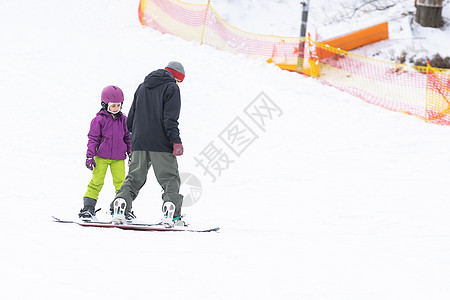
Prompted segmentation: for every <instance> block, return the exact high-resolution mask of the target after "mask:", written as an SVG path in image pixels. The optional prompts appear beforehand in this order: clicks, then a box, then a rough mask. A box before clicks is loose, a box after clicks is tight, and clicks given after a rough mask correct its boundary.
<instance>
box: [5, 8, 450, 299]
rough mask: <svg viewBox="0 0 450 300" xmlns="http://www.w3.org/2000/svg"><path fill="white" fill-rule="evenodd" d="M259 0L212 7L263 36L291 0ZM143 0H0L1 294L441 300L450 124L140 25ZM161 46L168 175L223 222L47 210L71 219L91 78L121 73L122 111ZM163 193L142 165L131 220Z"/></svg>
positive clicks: (93, 106)
mask: <svg viewBox="0 0 450 300" xmlns="http://www.w3.org/2000/svg"><path fill="white" fill-rule="evenodd" d="M214 2H215V1H213V4H215V3H214ZM261 2H263V1H248V3H249V4H248V5H253V7H256V8H258V9H259V12H260V14H255V13H251V12H248V13H246V12H245V11H243V10H242V9H241V8H240V7H241V6H243V5H244V4H243V3H246V2H244V1H231V0H230V1H227V3H226V4H227V5H228V6H227V5H225V4H223V5H222V6H219V5H218V7H217V10H218V12H219V13H221V14H222V11H220V9H221V7H223V10H224V11H223V14H222V15H223V16H224V17H229V18H233V19H230V20H229V21H230V22H231V23H232V24H233V21H234V20H235V19H234V18H239V19H242V18H244V17H245V18H247V23H250V21H249V20H254V22H255V23H256V22H259V23H260V24H263V25H264V24H265V27H264V28H262V30H261V31H260V32H261V33H264V31H268V28H269V27H270V26H269V25H270V24H271V23H270V22H265V21H264V20H261V18H262V17H261V16H267V15H269V11H271V12H280V13H281V12H284V13H286V12H289V13H291V12H290V8H291V7H292V4H291V1H289V2H288V1H265V3H266V4H267V6H263V5H262V4H258V5H257V3H261ZM292 2H296V1H292ZM411 2H412V1H411ZM314 3H315V4H316V5H319V3H322V4H323V5H324V3H325V0H324V1H318V0H317V1H314ZM311 4H312V6H313V3H311ZM137 5H138V1H130V0H127V1H125V0H97V1H92V0H78V1H75V2H71V3H70V4H68V3H67V2H66V1H59V0H42V1H32V0H28V1H2V2H0V26H1V30H0V41H1V43H2V47H0V70H1V72H0V91H1V94H2V97H1V107H2V110H3V115H2V116H3V117H2V118H1V122H2V127H3V136H2V142H1V147H0V151H1V157H2V158H3V162H2V164H1V165H2V167H1V172H0V176H1V187H2V191H3V193H2V197H1V199H2V200H1V203H2V217H1V218H0V228H1V230H0V232H1V234H0V238H1V241H2V242H1V244H0V266H1V272H0V282H1V291H2V298H4V299H161V298H174V299H176V298H180V299H308V300H309V299H311V300H315V299H346V300H347V299H355V300H360V299H365V300H375V299H377V300H378V299H380V300H381V299H382V300H389V299H392V300H394V299H396V300H397V299H408V300H411V299H417V300H423V299H433V300H436V299H448V298H449V297H450V285H449V284H448V282H449V280H450V218H449V217H448V216H449V215H450V202H449V199H448V185H449V178H448V174H447V173H448V172H447V170H449V169H450V160H449V159H448V151H449V149H450V139H449V138H448V134H449V128H448V127H442V126H437V125H431V124H427V123H425V122H423V121H421V120H419V119H416V118H414V117H411V116H407V115H403V114H401V113H394V112H391V111H387V110H384V109H381V108H379V107H376V106H372V105H369V104H366V103H365V102H363V101H361V100H360V99H358V98H354V97H351V96H349V95H348V94H345V93H343V92H340V91H338V90H336V89H333V88H330V87H326V86H323V85H320V84H319V83H318V82H317V81H315V80H313V79H310V78H305V77H303V76H300V75H297V74H293V73H289V72H286V71H282V70H279V69H278V68H276V67H275V66H273V65H269V64H266V63H263V62H259V61H253V60H250V59H247V58H246V57H243V56H238V55H233V54H229V53H225V52H219V51H216V50H214V49H212V48H209V47H205V46H199V45H198V44H196V43H190V42H185V41H183V40H181V39H179V38H177V37H173V36H169V35H162V34H160V33H158V32H155V31H153V30H151V29H149V28H142V27H141V26H140V24H139V22H138V19H137ZM283 5H285V6H286V9H280V8H279V7H280V6H283ZM313 7H314V6H313ZM446 12H448V9H447V10H446ZM234 13H236V17H232V16H234ZM260 15H261V16H260ZM279 18H280V19H283V21H284V20H285V19H286V20H287V19H289V17H286V18H285V17H284V15H283V17H279ZM311 18H312V19H313V17H311ZM447 18H448V14H447ZM322 24H326V22H325V21H323V22H322ZM233 25H235V26H237V27H239V26H240V24H233ZM261 27H262V25H261ZM447 28H448V27H447ZM243 29H244V28H243ZM286 30H288V29H286ZM439 30H440V29H439ZM253 31H254V32H258V30H256V29H255V30H253ZM441 31H442V32H446V33H447V34H448V33H449V31H448V30H441ZM441 31H439V32H441ZM279 35H283V33H280V34H279ZM286 35H290V34H286ZM441 42H442V43H444V41H443V40H441ZM397 43H401V42H400V41H397ZM436 45H440V43H436ZM444 48H445V47H444ZM439 50H440V49H439ZM447 50H448V47H447ZM442 51H446V50H445V49H442ZM170 60H178V61H180V62H182V63H183V65H184V66H185V69H186V73H187V74H186V80H185V82H184V83H183V84H182V86H181V92H182V101H183V104H182V116H181V119H180V128H181V135H182V139H183V144H184V147H185V155H183V156H182V157H181V158H180V159H179V165H180V171H181V172H185V173H189V174H193V175H195V176H196V177H197V178H198V179H199V180H200V182H201V186H202V195H201V198H200V200H199V201H198V202H197V203H196V204H195V205H192V206H189V207H186V208H185V209H184V213H186V214H187V219H188V220H189V221H190V223H192V224H194V225H195V224H197V225H205V226H208V225H210V226H220V227H221V231H220V233H207V234H198V233H157V232H128V231H122V230H114V229H94V228H82V227H81V226H75V225H71V224H58V223H54V222H51V216H52V215H56V216H60V217H62V218H75V217H76V214H77V212H78V210H79V209H80V208H81V206H82V197H83V194H84V192H85V188H86V186H87V184H88V181H89V180H90V176H91V174H90V172H89V171H88V170H87V169H86V168H85V167H84V157H85V147H86V143H87V137H86V134H87V131H88V128H89V122H90V120H91V119H92V118H93V117H94V116H95V113H96V112H97V111H98V110H99V108H100V99H99V98H100V93H101V90H102V88H103V87H104V86H106V85H109V84H115V85H118V86H120V87H121V88H122V89H123V90H124V93H125V103H124V106H125V107H124V111H125V112H127V111H128V109H129V106H130V104H131V101H132V96H133V93H134V91H135V89H136V87H137V86H138V84H139V83H140V82H141V81H142V80H143V78H144V77H145V76H146V75H147V74H148V73H149V72H150V71H152V70H154V69H156V68H161V67H164V66H165V65H166V64H167V62H168V61H170ZM261 92H263V93H264V95H266V96H265V100H266V103H269V104H270V105H271V108H274V109H275V110H273V111H271V112H273V115H272V119H268V118H266V119H264V120H265V124H264V126H263V127H262V128H261V127H259V126H258V125H257V124H256V123H255V122H253V120H252V119H251V118H250V117H249V115H248V114H246V112H248V111H249V110H251V109H252V107H253V106H254V105H255V104H256V103H260V102H258V101H261V97H260V95H261ZM255 101H256V102H255ZM236 122H240V123H236ZM236 124H240V125H241V126H242V124H245V126H247V128H248V130H247V131H246V134H249V133H250V132H251V133H252V134H251V135H247V136H245V137H244V141H250V142H251V143H250V142H248V143H247V144H244V146H248V147H247V148H243V147H240V148H238V149H237V152H238V153H239V155H237V154H236V153H235V152H233V151H232V150H231V149H230V148H229V147H228V146H227V143H228V144H230V143H231V141H230V140H227V139H226V136H227V133H228V132H229V131H228V130H230V129H232V128H233V125H236ZM241 128H242V127H241ZM250 129H251V131H250ZM256 136H257V138H256V139H254V138H255V137H256ZM249 139H250V140H249ZM212 145H214V146H216V147H217V149H218V150H220V151H221V152H220V154H221V155H227V156H228V158H229V159H230V160H231V161H232V162H231V163H230V164H229V166H227V167H228V168H226V169H225V170H223V171H222V173H220V174H218V173H214V174H215V175H216V180H215V181H214V182H213V179H212V176H210V175H208V174H205V172H204V170H203V169H202V168H201V167H200V166H199V165H198V163H197V161H196V159H197V160H198V159H202V158H204V156H202V153H204V152H205V151H206V150H207V149H211V148H210V147H212ZM231 146H233V145H231ZM234 146H236V144H234ZM234 150H236V149H234ZM183 188H184V190H188V189H186V188H187V187H186V186H184V187H183ZM160 193H161V192H160V188H159V186H158V184H157V183H156V180H154V179H153V178H152V177H149V181H148V182H147V184H146V186H145V187H144V188H143V190H142V191H141V193H140V195H139V197H138V199H137V200H136V201H135V205H134V210H135V213H136V215H137V216H138V218H139V219H140V220H143V221H147V220H148V221H151V220H155V219H156V220H157V219H159V218H160V205H161V200H160ZM113 196H114V194H113V186H112V183H111V178H110V175H108V176H107V179H106V182H105V186H104V188H103V191H102V193H101V195H100V199H99V205H98V207H101V208H103V210H102V211H100V212H99V213H98V214H99V218H100V219H104V220H107V219H108V217H107V215H106V213H105V211H106V210H107V207H108V205H109V202H110V201H111V200H112V198H113Z"/></svg>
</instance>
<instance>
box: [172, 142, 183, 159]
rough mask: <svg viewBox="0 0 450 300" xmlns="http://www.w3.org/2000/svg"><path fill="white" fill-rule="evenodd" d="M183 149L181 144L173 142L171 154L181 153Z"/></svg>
mask: <svg viewBox="0 0 450 300" xmlns="http://www.w3.org/2000/svg"><path fill="white" fill-rule="evenodd" d="M183 152H184V149H183V145H182V144H181V143H180V144H173V156H180V155H183Z"/></svg>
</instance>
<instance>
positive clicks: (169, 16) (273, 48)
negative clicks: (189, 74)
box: [139, 0, 450, 125]
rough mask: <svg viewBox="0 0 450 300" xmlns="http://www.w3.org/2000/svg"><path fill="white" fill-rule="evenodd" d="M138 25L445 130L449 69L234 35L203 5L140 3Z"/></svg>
mask: <svg viewBox="0 0 450 300" xmlns="http://www.w3.org/2000/svg"><path fill="white" fill-rule="evenodd" d="M139 19H140V21H141V23H142V24H143V25H146V26H149V27H152V28H154V29H156V30H158V31H160V32H162V33H169V34H173V35H176V36H179V37H182V38H184V39H186V40H189V41H197V42H199V43H201V44H206V45H210V46H212V47H215V48H217V49H220V50H225V51H229V52H232V53H240V54H245V55H248V56H251V57H253V58H257V59H264V60H267V61H268V62H271V63H275V64H277V65H278V66H279V67H281V68H283V69H286V70H290V71H296V72H299V73H303V74H306V75H310V76H313V77H316V78H317V79H318V80H319V81H321V82H323V83H325V84H328V85H331V86H334V87H336V88H339V89H341V90H343V91H346V92H348V93H350V94H352V95H354V96H357V97H359V98H361V99H363V100H365V101H367V102H369V103H372V104H376V105H379V106H382V107H384V108H387V109H390V110H394V111H401V112H404V113H407V114H411V115H414V116H418V117H420V118H422V119H424V120H426V121H428V122H432V123H436V124H441V125H450V70H443V69H435V68H431V67H430V66H428V67H416V66H409V65H403V64H396V63H391V62H386V61H381V60H376V59H372V58H368V57H364V56H360V55H356V54H353V53H350V52H347V51H343V50H341V49H339V48H334V47H331V46H329V45H327V44H322V43H317V42H313V41H311V40H310V39H307V40H305V39H304V38H299V37H279V36H271V35H261V34H254V33H249V32H245V31H242V30H239V29H237V28H235V27H233V26H231V25H230V24H228V23H227V22H226V21H224V20H223V19H222V18H221V17H220V16H219V15H218V14H217V13H216V11H215V10H214V9H213V8H212V7H211V5H209V1H208V4H205V5H199V4H189V3H185V2H182V1H179V0H141V2H140V5H139Z"/></svg>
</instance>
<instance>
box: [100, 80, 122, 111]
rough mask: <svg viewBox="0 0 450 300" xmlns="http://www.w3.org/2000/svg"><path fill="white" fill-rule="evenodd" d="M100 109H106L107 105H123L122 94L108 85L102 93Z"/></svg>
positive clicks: (113, 86)
mask: <svg viewBox="0 0 450 300" xmlns="http://www.w3.org/2000/svg"><path fill="white" fill-rule="evenodd" d="M101 100H102V102H101V104H102V108H104V109H105V110H107V109H108V103H123V92H122V90H121V89H120V88H119V87H118V86H115V85H108V86H107V87H105V88H104V89H103V91H102V98H101Z"/></svg>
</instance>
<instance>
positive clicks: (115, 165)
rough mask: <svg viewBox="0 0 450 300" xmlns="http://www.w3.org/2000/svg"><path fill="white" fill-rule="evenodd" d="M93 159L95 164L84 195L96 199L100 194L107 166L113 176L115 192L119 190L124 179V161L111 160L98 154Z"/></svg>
mask: <svg viewBox="0 0 450 300" xmlns="http://www.w3.org/2000/svg"><path fill="white" fill-rule="evenodd" d="M94 159H95V164H96V166H95V168H94V170H93V171H92V179H91V181H90V182H89V184H88V187H87V191H86V194H84V197H86V198H92V199H95V200H98V194H100V191H101V190H102V188H103V184H104V183H105V176H106V171H107V170H108V166H109V167H110V169H111V175H112V178H113V184H114V187H115V188H116V193H117V192H118V191H119V189H120V187H121V186H122V184H123V181H124V180H125V161H124V160H111V159H106V158H101V157H98V156H96V157H95V158H94Z"/></svg>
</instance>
